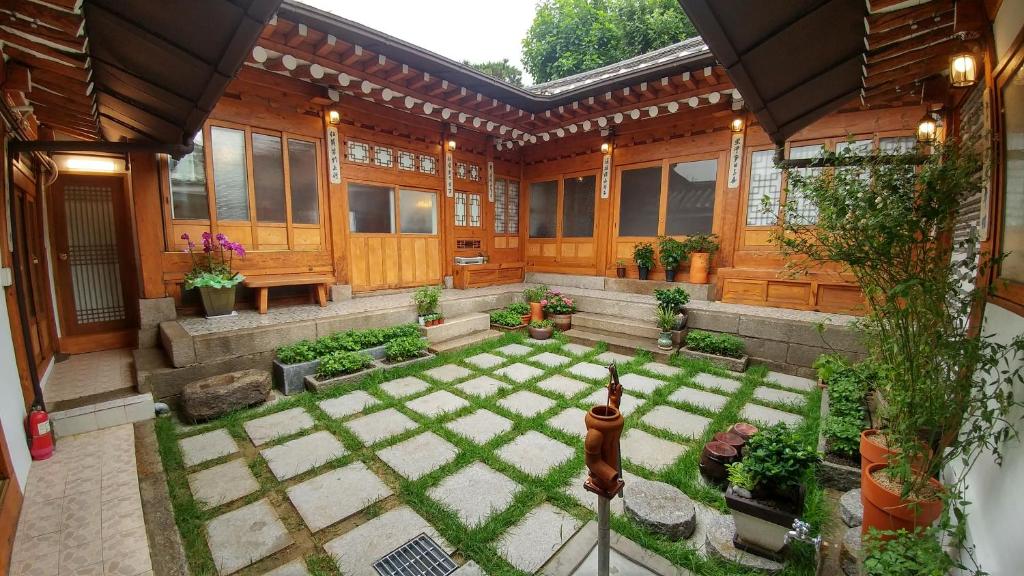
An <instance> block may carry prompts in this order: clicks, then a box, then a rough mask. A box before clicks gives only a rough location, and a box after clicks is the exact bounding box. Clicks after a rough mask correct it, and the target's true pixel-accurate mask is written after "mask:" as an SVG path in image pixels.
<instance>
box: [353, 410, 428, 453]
mask: <svg viewBox="0 0 1024 576" xmlns="http://www.w3.org/2000/svg"><path fill="white" fill-rule="evenodd" d="M345 426H347V427H348V429H349V430H351V431H352V433H353V434H355V435H356V437H357V438H359V439H360V440H361V441H362V442H363V444H366V445H370V444H376V443H377V442H380V441H381V440H386V439H388V438H391V437H392V436H397V435H399V434H401V433H402V432H405V431H406V430H412V429H413V428H415V427H416V426H417V424H416V422H414V421H413V420H412V419H411V418H409V417H408V416H406V415H405V414H402V413H401V412H399V411H398V410H395V409H394V408H388V409H387V410H381V411H380V412H374V413H373V414H367V415H366V416H360V417H359V418H356V419H355V420H349V421H348V422H346V423H345Z"/></svg>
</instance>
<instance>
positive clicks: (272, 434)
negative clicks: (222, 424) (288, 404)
mask: <svg viewBox="0 0 1024 576" xmlns="http://www.w3.org/2000/svg"><path fill="white" fill-rule="evenodd" d="M242 426H243V427H244V428H245V433H246V434H248V435H249V439H250V440H252V443H253V444H255V445H257V446H259V445H260V444H266V443H267V442H270V441H271V440H273V439H274V438H280V437H282V436H288V435H291V434H295V433H296V432H299V431H302V430H306V429H308V428H312V427H313V418H312V417H310V415H309V414H308V413H307V412H306V411H305V410H303V409H302V408H291V409H288V410H284V411H281V412H278V413H277V414H271V415H270V416H264V417H262V418H255V419H253V420H249V421H248V422H246V423H244V424H242Z"/></svg>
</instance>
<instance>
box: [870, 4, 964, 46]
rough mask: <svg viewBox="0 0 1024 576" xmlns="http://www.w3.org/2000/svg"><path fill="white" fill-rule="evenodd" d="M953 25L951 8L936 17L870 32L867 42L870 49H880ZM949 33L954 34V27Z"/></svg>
mask: <svg viewBox="0 0 1024 576" xmlns="http://www.w3.org/2000/svg"><path fill="white" fill-rule="evenodd" d="M952 26H953V11H952V10H950V11H948V12H945V13H943V14H939V15H937V16H935V17H934V18H925V19H924V20H918V21H915V22H913V23H910V24H905V25H903V26H899V27H897V28H892V29H890V30H886V31H885V32H878V33H873V34H868V35H867V36H866V40H865V43H866V45H867V48H868V50H878V49H880V48H884V47H885V46H888V45H889V44H893V43H896V42H901V41H903V40H908V39H910V38H913V37H914V36H919V35H921V34H924V33H926V32H930V31H932V30H937V29H940V28H946V27H952ZM949 33H950V34H952V28H950V30H949Z"/></svg>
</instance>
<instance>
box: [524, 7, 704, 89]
mask: <svg viewBox="0 0 1024 576" xmlns="http://www.w3.org/2000/svg"><path fill="white" fill-rule="evenodd" d="M695 35H696V31H695V29H694V27H693V25H692V24H690V20H689V19H688V18H687V17H686V14H684V13H683V11H682V9H681V8H680V7H679V2H678V1H677V0H540V3H539V4H538V5H537V13H536V15H534V17H533V24H532V25H531V26H530V29H529V31H527V33H526V38H525V39H523V65H524V66H525V67H526V69H527V70H528V71H529V72H530V74H531V75H532V76H533V78H534V80H535V81H537V82H547V81H549V80H554V79H557V78H564V77H566V76H570V75H572V74H577V73H579V72H585V71H587V70H593V69H594V68H600V67H601V66H606V65H608V64H612V63H614V62H619V61H621V60H625V59H627V58H631V57H633V56H637V55H640V54H643V53H645V52H650V51H652V50H657V49H658V48H663V47H665V46H668V45H669V44H674V43H676V42H679V41H680V40H683V39H685V38H689V37H691V36H695Z"/></svg>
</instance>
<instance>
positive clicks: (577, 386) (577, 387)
mask: <svg viewBox="0 0 1024 576" xmlns="http://www.w3.org/2000/svg"><path fill="white" fill-rule="evenodd" d="M537 386H539V387H541V388H543V389H545V390H547V391H549V392H554V393H555V394H561V395H562V396H565V397H570V396H575V395H577V394H579V393H580V392H582V391H583V390H585V389H587V388H589V387H590V384H587V383H586V382H580V381H579V380H574V379H572V378H569V377H568V376H562V375H561V374H556V375H554V376H552V377H551V378H545V379H543V380H541V381H540V382H537Z"/></svg>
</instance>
